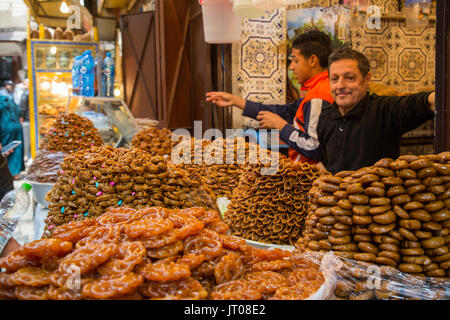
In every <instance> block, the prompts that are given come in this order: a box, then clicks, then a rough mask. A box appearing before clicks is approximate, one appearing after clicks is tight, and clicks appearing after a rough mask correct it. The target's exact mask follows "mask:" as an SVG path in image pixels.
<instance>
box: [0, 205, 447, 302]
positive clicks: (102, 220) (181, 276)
mask: <svg viewBox="0 0 450 320" xmlns="http://www.w3.org/2000/svg"><path fill="white" fill-rule="evenodd" d="M219 214H220V213H219V212H217V211H212V210H206V209H205V208H202V207H192V208H184V209H167V208H163V207H146V208H142V209H133V208H130V207H120V208H112V209H110V210H108V211H107V212H105V214H104V215H101V216H99V217H97V218H86V219H83V220H80V221H72V222H70V223H68V224H65V225H61V226H59V227H56V228H55V230H54V232H53V233H54V235H55V237H60V238H46V239H41V240H35V241H32V242H30V243H27V244H26V245H24V246H22V247H19V248H18V249H17V250H15V251H13V252H11V253H10V254H8V255H7V256H6V257H4V258H2V259H1V260H0V266H2V267H5V268H6V271H5V272H0V299H50V300H91V299H143V298H144V299H146V298H149V299H164V300H178V299H193V300H197V299H232V300H236V299H271V298H274V297H275V295H276V292H277V290H278V289H280V288H282V287H291V286H292V285H293V283H294V282H296V281H300V278H302V279H304V280H305V281H304V282H302V283H298V284H297V285H296V286H297V289H296V290H297V291H298V290H300V286H301V287H302V288H303V289H302V290H303V291H304V292H305V296H302V295H297V296H295V297H296V298H297V299H302V298H304V297H307V296H310V295H311V294H312V293H314V291H315V290H317V287H315V286H311V281H313V279H312V278H314V279H319V278H318V277H316V276H315V275H316V274H317V273H318V272H319V271H318V270H319V267H318V266H317V265H316V264H315V263H314V262H312V261H309V260H308V259H307V258H305V257H302V256H293V255H292V253H291V252H290V251H287V250H281V249H272V250H268V249H260V248H254V247H251V246H249V245H248V244H246V242H245V240H244V239H242V238H238V237H235V236H231V235H227V234H223V233H220V232H218V231H215V230H212V229H209V228H208V226H211V225H213V223H214V222H211V223H203V222H202V221H200V219H202V218H204V221H205V222H206V221H216V219H217V217H218V215H219ZM139 223H142V225H143V226H145V227H146V228H150V229H151V228H152V227H153V226H152V224H151V223H153V224H154V226H155V228H158V226H162V225H168V226H170V228H168V229H165V230H164V231H163V232H162V233H159V232H153V233H152V232H147V233H145V232H144V233H141V232H138V233H139V234H131V233H130V229H129V228H128V227H129V226H133V227H132V228H134V229H133V230H139V231H140V230H141V229H140V228H138V227H137V226H138V225H139ZM193 226H195V229H194V228H193ZM186 228H189V230H191V231H190V232H191V233H189V232H187V231H186V230H187V229H186ZM130 235H132V237H130ZM186 235H187V236H186ZM61 238H62V239H61ZM439 252H440V253H441V252H442V251H439ZM438 267H439V265H438ZM428 271H430V272H431V271H433V270H428ZM302 272H303V273H304V274H303V273H302ZM435 273H436V272H435ZM313 275H314V276H313ZM323 281H324V278H323V277H322V282H323ZM278 295H280V293H278Z"/></svg>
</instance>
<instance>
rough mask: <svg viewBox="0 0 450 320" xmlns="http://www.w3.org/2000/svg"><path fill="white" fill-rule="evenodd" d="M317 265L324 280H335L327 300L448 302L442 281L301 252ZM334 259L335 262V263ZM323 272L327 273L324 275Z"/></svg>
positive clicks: (449, 288)
mask: <svg viewBox="0 0 450 320" xmlns="http://www.w3.org/2000/svg"><path fill="white" fill-rule="evenodd" d="M304 254H305V256H306V257H308V258H309V259H310V260H311V261H315V263H316V264H320V265H321V271H322V272H323V273H324V274H325V278H326V279H328V277H330V276H331V277H335V279H334V280H335V282H334V284H335V286H334V287H333V288H332V292H331V295H330V296H329V297H328V298H329V299H336V300H448V299H450V281H449V280H448V279H446V278H437V277H423V276H414V275H411V274H408V273H404V272H401V271H399V270H398V269H395V268H392V267H389V266H379V265H376V264H372V263H367V262H363V261H358V260H353V259H347V258H343V257H340V256H337V255H335V254H333V259H330V258H329V254H330V252H328V253H326V254H325V253H320V252H304ZM336 259H337V260H336ZM327 270H330V271H331V273H328V274H327Z"/></svg>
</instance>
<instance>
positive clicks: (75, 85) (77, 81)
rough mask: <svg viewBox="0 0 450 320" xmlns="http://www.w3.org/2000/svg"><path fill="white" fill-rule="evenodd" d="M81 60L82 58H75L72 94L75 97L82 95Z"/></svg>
mask: <svg viewBox="0 0 450 320" xmlns="http://www.w3.org/2000/svg"><path fill="white" fill-rule="evenodd" d="M80 59H81V56H77V57H75V58H74V59H73V64H72V93H73V95H75V96H77V95H79V93H80V75H79V68H80Z"/></svg>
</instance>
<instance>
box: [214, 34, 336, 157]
mask: <svg viewBox="0 0 450 320" xmlns="http://www.w3.org/2000/svg"><path fill="white" fill-rule="evenodd" d="M330 53H331V40H330V38H329V37H328V36H327V35H326V34H325V33H323V32H321V31H318V30H313V31H309V32H306V33H303V34H301V35H299V36H298V37H297V38H296V39H295V40H294V42H293V43H292V52H291V59H292V61H291V64H290V65H289V69H291V70H292V71H293V72H294V74H295V76H296V78H297V80H298V82H299V83H301V84H302V85H303V86H304V87H306V89H307V90H308V92H307V94H306V96H305V97H304V98H303V99H299V100H297V101H295V102H293V103H289V104H285V105H270V104H262V103H259V102H253V101H249V100H245V99H243V98H241V97H237V96H234V95H231V94H229V93H226V92H208V93H207V94H206V101H211V102H213V103H215V104H216V105H218V106H220V107H228V106H233V105H234V106H236V107H239V108H241V109H243V110H244V112H243V115H244V116H247V117H251V118H254V119H256V120H258V122H259V125H260V127H261V128H263V129H278V130H280V139H281V140H282V141H283V142H285V143H286V144H287V145H288V146H289V157H290V158H291V159H292V160H293V161H301V162H309V163H317V162H318V160H319V141H318V139H317V133H316V127H317V122H318V120H319V116H320V113H321V112H322V108H323V106H324V105H328V104H330V103H332V102H333V98H332V96H331V93H330V83H329V78H328V70H327V66H328V56H329V55H330Z"/></svg>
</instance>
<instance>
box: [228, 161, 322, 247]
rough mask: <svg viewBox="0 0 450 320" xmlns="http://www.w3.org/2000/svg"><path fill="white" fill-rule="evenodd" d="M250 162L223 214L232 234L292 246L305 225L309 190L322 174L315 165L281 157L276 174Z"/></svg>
mask: <svg viewBox="0 0 450 320" xmlns="http://www.w3.org/2000/svg"><path fill="white" fill-rule="evenodd" d="M261 169H262V167H261V166H259V165H249V166H247V168H246V169H245V171H244V173H243V174H242V177H241V179H240V181H239V186H238V187H237V188H236V189H235V190H234V193H233V197H232V200H231V204H230V205H229V208H228V211H227V213H226V215H225V221H226V222H227V223H228V224H229V225H230V231H231V233H232V234H233V235H236V236H240V237H243V238H245V239H248V240H254V241H260V242H265V243H275V244H281V245H293V244H295V243H296V242H297V239H298V238H299V236H300V235H301V234H302V232H303V229H304V228H305V218H306V216H307V214H308V212H307V209H308V207H307V204H308V192H309V191H310V189H311V187H312V184H313V181H314V180H315V179H316V178H317V177H319V176H320V175H321V172H320V171H319V170H318V169H317V167H316V166H315V165H309V164H308V163H299V162H297V163H296V162H292V161H291V160H290V159H286V158H280V161H279V167H278V168H277V169H276V171H275V172H276V173H275V174H271V175H265V174H263V173H262V171H261Z"/></svg>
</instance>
